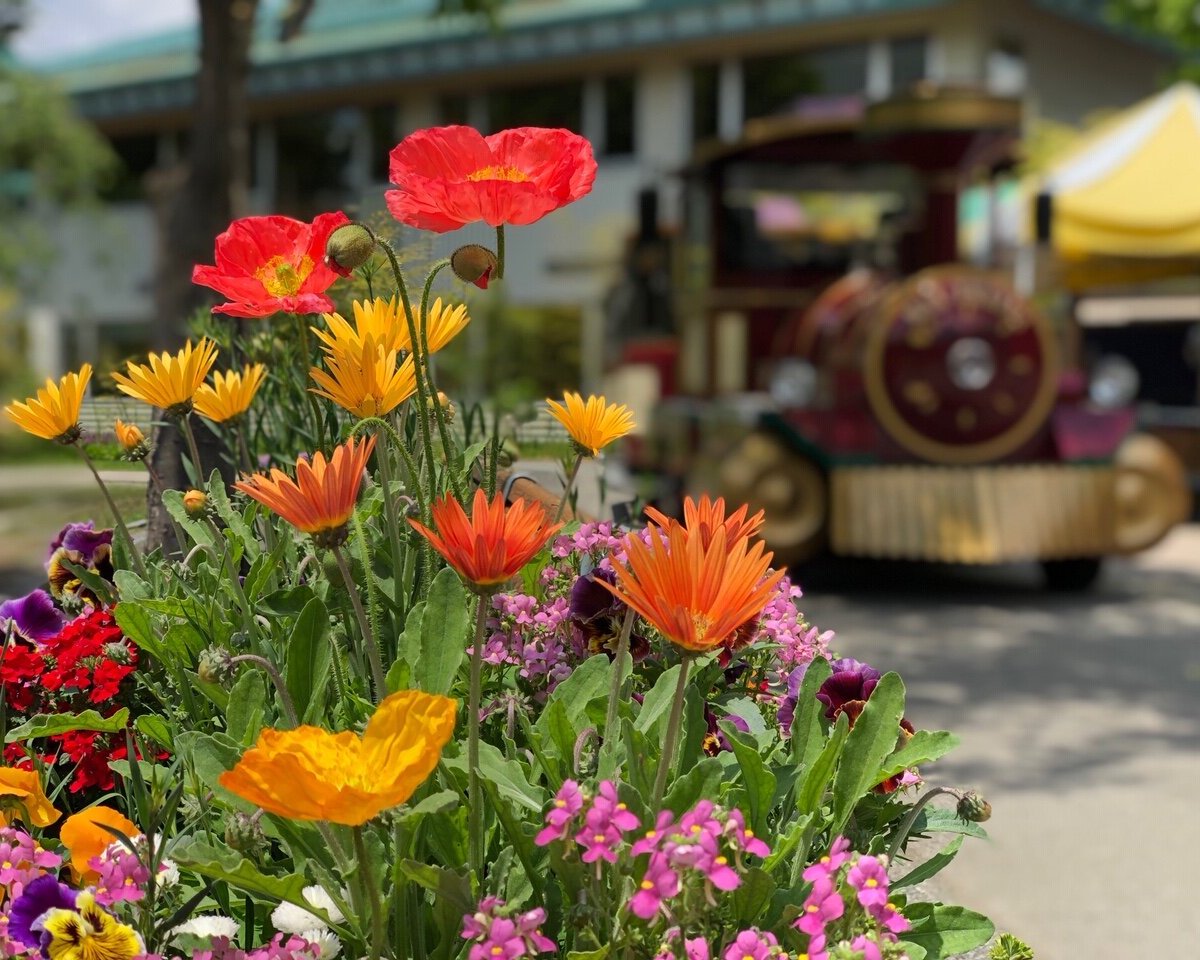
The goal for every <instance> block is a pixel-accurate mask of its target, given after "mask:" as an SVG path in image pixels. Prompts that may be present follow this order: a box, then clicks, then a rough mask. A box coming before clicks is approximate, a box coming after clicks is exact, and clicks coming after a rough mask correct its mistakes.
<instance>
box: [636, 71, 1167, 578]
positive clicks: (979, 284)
mask: <svg viewBox="0 0 1200 960" xmlns="http://www.w3.org/2000/svg"><path fill="white" fill-rule="evenodd" d="M1019 122H1020V112H1019V106H1018V104H1017V103H1016V102H1014V101H1010V100H1004V99H999V98H995V97H990V96H985V95H981V94H977V93H973V92H970V91H953V90H938V91H925V92H918V93H914V94H913V95H911V96H907V97H902V98H897V99H894V100H890V101H885V102H882V103H878V104H875V105H874V106H871V107H867V108H865V109H861V110H857V111H856V110H854V109H848V110H844V111H842V112H841V113H839V114H837V115H833V116H818V117H812V116H809V117H802V118H791V119H780V120H776V121H770V122H766V123H761V124H759V125H757V126H752V127H750V128H748V129H747V132H746V136H745V137H744V138H743V140H741V141H740V142H738V143H736V144H732V145H726V146H723V147H718V148H716V149H713V150H709V151H706V152H701V153H700V154H699V155H698V156H697V158H696V160H695V162H694V163H693V164H692V165H691V166H690V167H689V169H688V170H687V171H686V174H685V191H684V197H685V199H684V205H685V220H686V228H685V234H684V236H683V238H682V239H681V241H680V243H679V252H678V257H677V259H678V260H679V261H680V263H681V268H680V276H681V282H680V284H679V287H678V288H679V289H680V290H681V291H682V293H681V297H680V302H679V303H678V317H679V322H678V331H677V333H678V337H677V340H676V341H672V342H669V343H667V344H666V345H664V344H663V343H662V342H661V341H657V342H655V343H651V344H646V343H641V344H639V343H637V342H634V343H631V344H630V346H629V347H628V348H627V351H626V358H627V359H629V360H633V361H637V360H639V359H640V360H642V361H644V362H648V363H649V364H650V365H653V364H655V363H657V364H658V365H659V368H660V369H661V371H662V372H663V376H662V377H661V378H660V382H659V386H660V392H661V394H662V395H661V397H660V398H659V400H658V402H657V403H656V404H655V409H656V412H657V416H656V425H655V427H654V429H653V431H652V433H651V436H650V438H649V440H648V441H647V442H646V443H645V445H644V446H643V448H642V449H641V450H640V452H639V457H640V459H641V465H643V466H651V467H652V468H653V469H654V470H656V471H657V472H658V474H659V475H660V476H666V477H668V478H670V481H671V482H669V483H668V484H667V485H666V486H665V487H660V488H659V492H660V494H661V495H662V498H663V499H665V500H667V501H668V502H667V504H666V505H667V506H668V508H669V507H670V499H671V497H672V496H673V495H674V496H679V495H681V494H682V493H684V492H692V493H697V492H702V491H703V492H709V493H712V494H714V495H717V494H719V495H723V496H725V497H726V498H727V499H728V500H731V501H734V502H737V503H740V502H748V503H749V504H751V506H752V507H753V508H756V509H757V508H762V509H763V510H764V511H765V512H766V523H765V526H764V531H763V532H764V537H765V539H766V540H767V542H768V543H769V545H770V547H771V548H772V549H773V550H775V552H776V555H777V558H779V559H781V560H783V561H785V562H794V561H800V560H803V559H806V558H808V557H811V556H813V555H814V554H816V553H818V552H820V551H823V550H828V551H831V552H833V553H835V554H844V555H854V556H865V557H880V558H909V559H913V560H928V561H944V562H953V563H972V564H991V563H1004V562H1009V561H1037V562H1040V563H1041V564H1042V565H1043V567H1044V569H1045V571H1046V575H1047V579H1048V581H1049V582H1050V583H1051V584H1052V585H1056V586H1061V587H1083V586H1086V585H1087V584H1088V583H1090V582H1091V581H1092V580H1093V579H1094V577H1095V575H1096V574H1097V572H1098V571H1099V569H1100V563H1101V560H1102V558H1103V557H1105V556H1107V555H1111V554H1116V553H1130V552H1135V551H1138V550H1142V549H1145V548H1146V547H1148V546H1150V545H1152V544H1154V543H1155V542H1157V541H1158V540H1159V539H1160V538H1161V537H1163V536H1164V535H1165V534H1166V533H1167V532H1168V531H1169V530H1170V529H1171V527H1172V526H1173V525H1175V524H1176V523H1178V522H1181V521H1182V520H1184V519H1185V518H1186V517H1187V516H1188V514H1189V512H1190V493H1189V491H1188V487H1187V483H1186V479H1185V475H1184V472H1183V469H1182V467H1181V465H1180V464H1179V462H1178V460H1177V459H1176V457H1175V456H1174V455H1173V454H1172V453H1171V451H1170V450H1169V449H1168V448H1166V447H1165V446H1164V445H1163V444H1162V443H1161V442H1159V441H1157V440H1156V439H1154V438H1152V437H1149V436H1143V435H1140V434H1138V433H1136V432H1135V430H1134V411H1133V409H1132V407H1131V406H1130V404H1129V400H1130V399H1132V398H1131V397H1129V396H1128V395H1127V391H1123V390H1122V389H1121V385H1120V384H1119V383H1115V384H1114V383H1109V382H1108V380H1107V379H1106V377H1107V376H1108V374H1106V368H1105V367H1104V366H1103V365H1100V366H1098V367H1097V368H1096V369H1095V370H1086V369H1083V368H1082V367H1081V361H1080V351H1079V348H1078V331H1077V330H1076V329H1074V328H1073V327H1072V325H1071V324H1072V321H1071V320H1070V316H1069V311H1064V312H1063V319H1062V320H1061V321H1060V322H1059V323H1058V324H1057V325H1055V324H1052V323H1051V322H1050V320H1049V319H1048V318H1047V315H1046V314H1045V313H1044V312H1043V311H1042V310H1040V309H1038V308H1037V307H1036V306H1035V305H1034V303H1033V302H1031V301H1030V300H1029V299H1027V298H1025V297H1022V296H1020V295H1019V294H1018V293H1017V292H1016V290H1015V289H1014V287H1013V285H1012V283H1011V282H1010V277H1011V275H1012V267H1013V261H1012V260H1011V257H1010V255H1011V250H1010V251H1008V252H1007V253H1006V251H1005V250H1004V249H1003V244H999V243H995V242H992V243H991V244H990V247H991V249H990V250H986V251H984V255H983V256H980V255H979V254H978V252H976V253H975V256H976V258H977V259H978V260H979V261H981V262H977V263H968V262H963V260H962V254H963V252H964V242H963V238H964V217H963V207H964V200H965V199H966V198H968V197H974V198H975V199H978V198H979V196H981V195H982V196H983V197H984V199H985V202H986V203H987V204H991V205H992V207H993V208H994V207H995V206H996V204H997V197H998V196H999V194H1000V189H999V187H998V185H999V184H1001V183H1003V181H1004V174H1005V172H1006V171H1008V170H1010V169H1011V167H1012V164H1013V158H1014V156H1015V151H1016V147H1017V143H1018V136H1019ZM969 191H970V192H969ZM988 212H989V215H990V216H989V218H988V222H989V226H988V230H989V231H991V233H992V234H997V233H998V232H999V231H1000V227H998V226H997V211H996V209H991V210H990V211H988ZM1000 226H1001V227H1002V226H1003V225H1002V224H1001V225H1000ZM990 239H991V240H993V241H994V240H995V239H996V238H995V236H992V237H991V238H990ZM985 246H987V244H985ZM1006 257H1010V259H1009V260H1008V261H1007V262H1006V259H1005V258H1006ZM989 259H990V262H988V261H989ZM675 347H677V350H676V349H675ZM675 383H678V384H679V385H680V389H678V390H675V389H674V387H673V385H674V384H675Z"/></svg>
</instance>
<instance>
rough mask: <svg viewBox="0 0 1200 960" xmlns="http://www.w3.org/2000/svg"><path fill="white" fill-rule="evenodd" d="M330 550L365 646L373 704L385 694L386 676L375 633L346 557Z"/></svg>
mask: <svg viewBox="0 0 1200 960" xmlns="http://www.w3.org/2000/svg"><path fill="white" fill-rule="evenodd" d="M331 549H332V550H333V556H334V559H335V560H336V561H337V566H338V570H339V571H340V572H341V574H342V580H343V581H344V582H345V584H346V590H347V591H349V593H350V603H351V605H352V606H353V607H354V616H355V619H357V620H358V629H359V631H360V632H361V633H362V635H363V642H364V643H365V644H366V646H367V659H368V660H369V661H370V664H371V679H372V681H373V685H374V687H375V702H376V703H378V702H379V701H380V700H382V699H383V697H384V695H385V694H386V693H387V676H386V675H385V674H384V672H383V660H382V658H381V657H380V656H379V644H378V643H377V642H376V641H375V631H374V630H373V629H371V621H370V620H369V619H368V618H367V611H366V610H365V609H364V608H363V602H362V597H360V596H359V593H358V586H357V585H356V584H355V582H354V576H353V575H352V574H351V573H350V565H349V564H347V563H346V555H345V554H344V553H342V550H341V547H338V546H334V547H332V548H331ZM369 575H370V574H369V572H368V576H369Z"/></svg>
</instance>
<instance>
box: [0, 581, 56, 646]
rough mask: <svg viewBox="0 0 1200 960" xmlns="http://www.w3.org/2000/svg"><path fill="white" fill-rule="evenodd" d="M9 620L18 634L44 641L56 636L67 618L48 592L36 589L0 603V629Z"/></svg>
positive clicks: (33, 639) (28, 638) (35, 640)
mask: <svg viewBox="0 0 1200 960" xmlns="http://www.w3.org/2000/svg"><path fill="white" fill-rule="evenodd" d="M9 621H11V622H12V626H13V629H14V630H15V631H16V633H17V635H18V636H21V637H24V638H25V639H26V640H30V641H32V642H33V643H44V642H45V641H47V640H49V639H50V638H51V637H56V636H58V634H59V631H61V630H62V628H63V627H64V626H66V623H67V618H66V617H65V616H63V614H62V613H61V612H60V611H59V609H58V607H56V606H55V605H54V600H53V599H52V598H51V596H50V594H48V593H47V592H46V591H45V590H41V589H38V590H34V591H33V592H32V593H27V594H25V596H23V597H18V598H16V599H15V600H5V601H4V602H3V603H0V629H3V628H4V626H5V625H6V623H7V622H9Z"/></svg>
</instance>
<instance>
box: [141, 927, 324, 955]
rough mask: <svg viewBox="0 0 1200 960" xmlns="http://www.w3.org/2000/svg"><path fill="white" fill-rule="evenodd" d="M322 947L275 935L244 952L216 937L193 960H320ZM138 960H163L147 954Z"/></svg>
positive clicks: (227, 941) (294, 937)
mask: <svg viewBox="0 0 1200 960" xmlns="http://www.w3.org/2000/svg"><path fill="white" fill-rule="evenodd" d="M320 956H321V946H320V944H317V943H312V942H310V941H308V940H305V939H304V938H303V937H297V936H287V937H285V936H284V935H283V934H282V933H277V934H275V936H274V938H273V939H272V940H271V942H270V943H264V944H263V945H262V946H261V947H257V948H255V949H254V950H243V949H242V948H241V947H239V946H238V945H237V944H235V943H233V942H232V941H231V940H229V939H228V938H226V937H214V938H213V940H212V944H211V945H210V947H209V949H207V950H193V951H192V956H191V960H320ZM137 960H163V958H162V957H161V956H159V955H158V954H153V953H147V954H143V955H142V956H141V957H138V958H137Z"/></svg>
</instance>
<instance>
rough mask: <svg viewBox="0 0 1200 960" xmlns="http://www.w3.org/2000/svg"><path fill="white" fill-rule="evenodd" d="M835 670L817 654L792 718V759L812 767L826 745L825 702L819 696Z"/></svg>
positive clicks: (801, 687) (810, 665)
mask: <svg viewBox="0 0 1200 960" xmlns="http://www.w3.org/2000/svg"><path fill="white" fill-rule="evenodd" d="M832 672H833V669H832V668H831V667H830V666H829V661H828V660H826V659H825V658H824V657H817V658H816V659H815V660H813V661H812V662H811V663H809V665H808V668H807V669H806V670H805V671H804V679H803V680H802V681H801V682H800V692H799V694H798V695H797V698H796V713H795V716H793V717H792V734H791V736H792V759H793V760H795V761H796V762H797V763H798V764H799V765H800V766H802V767H808V766H809V765H810V764H811V763H812V762H813V760H815V759H816V757H817V754H818V753H820V752H821V749H822V748H823V747H824V744H825V737H824V734H823V733H822V728H821V715H822V714H823V713H824V712H825V704H823V703H822V702H821V701H820V700H818V699H817V691H818V690H819V689H820V688H821V684H823V683H824V682H825V681H826V680H828V679H829V676H830V674H831V673H832Z"/></svg>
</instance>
